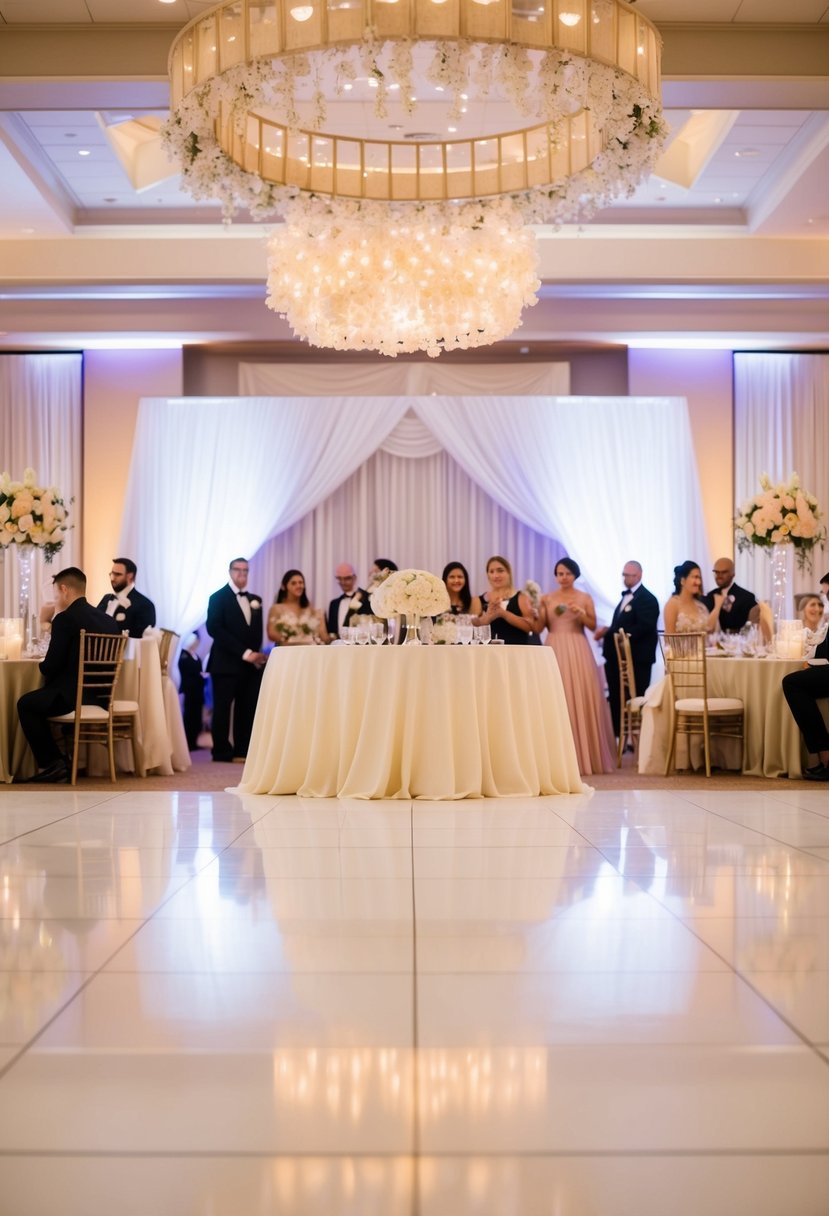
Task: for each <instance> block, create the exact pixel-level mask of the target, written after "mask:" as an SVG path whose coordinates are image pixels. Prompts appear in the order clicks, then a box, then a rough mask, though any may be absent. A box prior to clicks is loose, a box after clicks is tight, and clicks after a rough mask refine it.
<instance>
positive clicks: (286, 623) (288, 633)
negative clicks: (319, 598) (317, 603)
mask: <svg viewBox="0 0 829 1216" xmlns="http://www.w3.org/2000/svg"><path fill="white" fill-rule="evenodd" d="M271 628H272V630H273V632H274V633H275V634H276V635H277V637H278V639H279V641H280V642H281V643H282V644H283V645H285V644H286V643H289V642H293V643H297V642H312V641H313V640H314V638H315V637H316V635H317V631H318V629H319V617H318V615H317V613H316V612H313V611H310V610H308V609H303V610H302V612H300V613H298V614H297V615H296V616H294V614H293V613H289V612H285V613H283V614H282V615H281V616H278V617H276V618H275V620H274V621H272V623H271Z"/></svg>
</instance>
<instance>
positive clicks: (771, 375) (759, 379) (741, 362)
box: [734, 353, 829, 617]
mask: <svg viewBox="0 0 829 1216" xmlns="http://www.w3.org/2000/svg"><path fill="white" fill-rule="evenodd" d="M792 472H796V473H799V474H800V480H801V482H802V483H803V485H804V486H805V488H806V489H807V490H809V491H810V492H811V493H812V494H814V495H815V497H816V498H817V500H818V503H819V504H820V506H821V508H822V510H823V511H829V356H827V355H792V354H755V353H746V354H736V355H735V356H734V494H735V498H736V506H737V507H738V508H739V507H740V506H741V505H742V504H743V503H744V502H745V501H746V499H748V498H751V497H753V495H754V494H756V493H757V492H758V491H759V489H760V483H759V478H760V474H761V473H768V475H769V476H770V477H771V478H772V480H773V481H780V480H783V479H784V478H787V477H788V476H789V474H790V473H792ZM787 557H788V566H789V579H788V587H789V602H788V604H787V607H786V615H787V616H789V617H791V616H792V615H793V612H794V609H793V603H792V595H793V594H796V593H798V592H801V591H816V590H817V583H818V579H819V578H820V576H821V575H822V574H824V573H825V572H826V569H827V568H829V558H827V554H826V550H825V549H824V550H823V551H821V550H820V549H818V550H817V552H816V555H815V563H814V564H815V569H814V570H813V572H812V574H808V573H802V572H800V571H799V570H797V568H796V565H795V563H794V560H793V559H794V554H793V552H792V549H791V546H788V554H787ZM736 566H737V581H738V583H740V585H741V586H743V587H749V588H750V589H751V590H752V591H753V592H754V593H755V595H756V596H757V598H758V599H769V598H770V596H771V564H770V562H769V558H768V550H764V549H760V548H758V547H755V548H752V549H750V550H748V551H746V552H744V553H738V554H737V557H736Z"/></svg>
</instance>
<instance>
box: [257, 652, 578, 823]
mask: <svg viewBox="0 0 829 1216" xmlns="http://www.w3.org/2000/svg"><path fill="white" fill-rule="evenodd" d="M583 788H584V787H583V786H582V783H581V778H580V776H579V769H578V762H577V759H576V750H575V746H574V744H573V735H572V731H571V729H570V720H569V717H568V714H567V705H566V703H565V700H564V690H563V687H562V683H561V676H560V674H559V670H558V664H557V663H556V659H555V655H554V654H553V652H552V650H550V649H549V647H541V646H371V647H368V646H330V647H323V646H281V647H277V648H276V649H275V650H274V651H272V652H271V655H270V658H269V659H268V664H267V667H266V669H265V675H264V679H263V681H262V688H261V690H260V693H259V703H258V706H257V710H256V719H255V721H254V725H253V734H252V736H251V743H250V750H249V753H248V758H247V762H246V764H245V768H244V772H243V774H242V781H241V784H240V786H239V790H240V791H241V792H244V793H250V794H299V795H301V796H302V797H306V798H333V797H341V798H429V799H451V798H472V797H478V798H480V797H486V798H499V797H536V796H538V795H541V794H575V793H580V792H581V791H582V789H583Z"/></svg>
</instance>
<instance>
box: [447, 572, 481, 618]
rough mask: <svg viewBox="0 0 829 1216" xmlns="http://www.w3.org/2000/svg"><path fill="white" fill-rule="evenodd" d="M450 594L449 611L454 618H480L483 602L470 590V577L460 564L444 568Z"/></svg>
mask: <svg viewBox="0 0 829 1216" xmlns="http://www.w3.org/2000/svg"><path fill="white" fill-rule="evenodd" d="M441 578H442V579H443V581H444V583H445V584H446V590H447V591H448V592H449V611H450V612H451V613H452V615H453V616H458V615H462V616H480V614H481V601H480V599H479V598H478V596H477V595H473V594H472V592H471V591H470V590H469V575H468V574H467V572H466V567H465V566H462V565H461V563H460V562H450V563H449V565H448V566H444V568H443V574H442V575H441Z"/></svg>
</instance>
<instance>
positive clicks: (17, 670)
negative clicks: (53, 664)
mask: <svg viewBox="0 0 829 1216" xmlns="http://www.w3.org/2000/svg"><path fill="white" fill-rule="evenodd" d="M39 661H40V660H39V659H21V660H20V661H19V662H15V661H13V660H9V659H5V660H3V661H0V782H3V783H4V784H6V785H8V784H9V783H10V782H11V781H12V780H13V778H14V776H15V774H19V775H20V776H21V777H31V776H33V775H34V772H35V768H36V766H35V760H34V756H33V755H32V753H31V751H30V750H29V745H28V743H27V742H26V736H25V735H24V734H23V731H22V730H21V729H20V719H19V718H18V716H17V701H18V698H19V697H22V696H23V694H24V692H32V691H33V690H34V689H35V688H40V668H39V666H38V663H39Z"/></svg>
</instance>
